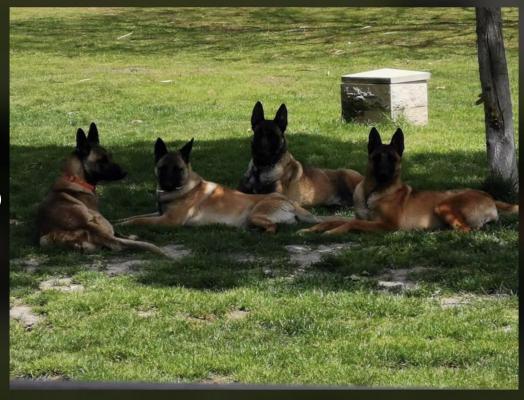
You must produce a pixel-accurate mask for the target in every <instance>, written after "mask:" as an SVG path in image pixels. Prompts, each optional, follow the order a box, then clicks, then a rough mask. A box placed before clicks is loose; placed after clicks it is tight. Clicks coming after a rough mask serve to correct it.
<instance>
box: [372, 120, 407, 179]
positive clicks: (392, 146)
mask: <svg viewBox="0 0 524 400" xmlns="http://www.w3.org/2000/svg"><path fill="white" fill-rule="evenodd" d="M403 152H404V133H403V132H402V130H401V129H400V128H398V129H397V130H396V132H395V134H394V135H393V137H392V138H391V142H390V143H389V144H382V140H381V138H380V134H379V133H378V131H377V130H376V129H375V128H372V129H371V132H370V133H369V141H368V167H369V168H370V169H371V173H372V176H373V177H374V179H375V181H376V182H377V183H378V184H379V185H385V184H388V183H390V182H391V181H393V179H394V178H396V177H397V176H398V175H399V174H400V162H401V159H402V153H403Z"/></svg>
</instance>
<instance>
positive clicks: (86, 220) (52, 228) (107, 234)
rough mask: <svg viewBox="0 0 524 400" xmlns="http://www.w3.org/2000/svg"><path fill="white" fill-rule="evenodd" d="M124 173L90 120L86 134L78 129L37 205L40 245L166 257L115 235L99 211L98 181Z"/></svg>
mask: <svg viewBox="0 0 524 400" xmlns="http://www.w3.org/2000/svg"><path fill="white" fill-rule="evenodd" d="M125 176H126V173H125V172H124V171H123V170H122V168H121V167H120V166H119V165H118V164H116V163H115V162H113V160H112V156H111V154H110V153H109V152H108V151H107V150H106V149H104V148H103V147H102V146H100V142H99V135H98V129H97V127H96V125H95V124H94V123H91V125H90V127H89V133H88V135H87V137H86V135H85V132H84V131H83V130H82V129H78V131H77V134H76V149H75V151H74V152H73V153H72V154H71V155H70V156H69V157H68V158H67V160H66V162H65V164H64V168H63V174H62V175H61V176H60V177H59V178H58V179H57V180H56V182H55V183H54V185H53V187H52V189H51V191H50V192H49V193H48V195H47V197H46V198H45V199H44V200H43V202H42V203H41V204H40V206H39V208H38V214H37V229H38V233H39V243H40V246H42V247H46V246H64V247H68V248H72V249H78V250H83V251H94V250H97V249H100V248H102V247H105V248H109V249H112V250H122V249H124V248H136V249H142V250H148V251H152V252H154V253H156V254H160V255H162V256H166V257H169V256H168V255H167V254H166V253H165V252H163V251H162V250H161V249H160V248H158V247H157V246H155V245H153V244H151V243H147V242H142V241H138V240H132V239H128V238H121V237H116V236H115V232H114V230H113V227H112V225H111V223H109V221H108V220H107V219H105V218H104V217H103V216H102V214H100V212H99V211H98V196H97V195H96V193H95V188H96V185H97V183H98V182H100V181H116V180H120V179H122V178H124V177H125Z"/></svg>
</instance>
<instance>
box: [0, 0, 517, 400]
mask: <svg viewBox="0 0 524 400" xmlns="http://www.w3.org/2000/svg"><path fill="white" fill-rule="evenodd" d="M93 6H96V7H115V6H120V7H136V6H146V7H155V6H173V7H174V6H177V7H184V6H191V7H196V6H205V7H222V6H229V7H231V6H242V7H274V6H284V7H306V6H307V7H328V6H329V7H336V6H338V7H356V6H359V7H378V6H380V7H479V6H484V7H487V6H491V7H493V6H496V7H517V8H519V14H520V11H521V8H520V4H519V1H518V0H493V1H489V0H477V1H475V0H428V1H422V0H368V1H366V0H346V1H343V0H324V1H321V0H281V1H279V0H265V1H264V0H215V1H213V0H193V1H188V0H185V1H184V0H172V1H166V0H151V1H149V2H148V1H143V0H106V1H104V0H87V1H85V2H83V3H80V4H79V3H77V2H74V1H70V0H69V1H67V0H47V1H45V0H44V1H36V0H18V1H17V0H8V1H7V2H6V3H5V4H4V3H2V4H1V5H0V74H1V76H2V79H1V81H0V92H1V101H0V104H1V107H0V112H1V118H0V123H1V124H2V131H1V134H0V141H1V142H0V151H1V152H2V154H1V157H0V166H1V168H0V194H1V196H2V199H1V204H0V215H1V220H0V221H1V228H0V229H1V231H0V232H1V233H0V262H1V265H2V271H4V276H3V279H1V284H2V285H3V288H2V291H1V293H2V294H3V298H2V303H3V306H4V307H3V311H2V317H3V318H2V324H1V329H0V332H1V334H0V338H1V343H0V360H1V364H0V372H1V376H2V384H1V386H0V393H3V394H4V395H3V396H2V395H1V394H0V396H2V397H1V398H4V399H11V398H12V399H15V398H16V399H25V398H27V399H32V398H37V397H39V396H42V395H44V396H46V397H47V396H49V397H51V398H71V397H72V396H75V397H77V398H79V399H80V398H82V399H84V398H97V399H105V398H108V399H109V398H111V399H113V398H115V397H117V398H119V397H122V398H126V399H130V398H138V397H142V396H143V395H147V396H148V397H149V396H151V397H155V398H167V397H168V396H169V397H172V396H175V397H184V398H185V397H193V396H194V397H197V398H219V399H221V398H224V399H229V398H245V397H246V396H249V397H253V396H254V397H255V398H275V397H289V398H292V397H296V396H299V397H300V398H301V399H311V398H324V397H329V398H346V397H349V396H351V397H353V398H384V397H388V398H389V397H392V398H396V397H398V398H402V399H411V398H414V399H418V398H420V397H422V396H424V397H426V398H427V399H432V398H439V399H440V398H442V397H444V396H445V397H449V398H472V399H473V398H474V399H479V398H492V397H495V396H496V397H497V398H499V397H504V398H520V397H521V396H522V394H520V395H519V392H521V391H522V390H521V388H520V381H521V378H522V373H521V371H520V370H519V389H518V390H454V389H451V390H450V389H443V390H439V389H412V388H409V389H408V388H406V389H392V388H387V389H382V388H369V389H367V388H353V387H347V388H346V387H341V386H304V385H244V384H227V385H202V384H155V383H141V382H129V383H127V382H74V381H70V382H33V381H23V380H14V381H11V382H10V381H9V225H8V218H9V149H8V146H9V9H10V7H93ZM523 36H524V35H523V31H522V24H521V21H520V18H519V44H521V43H522V38H523ZM519 55H520V52H519ZM522 65H523V59H522V57H520V59H519V98H521V97H522V96H521V95H520V94H521V93H522V81H523V75H524V73H523V72H522V71H523V68H522ZM479 88H480V82H479ZM523 109H524V105H523V103H522V101H519V112H520V115H522V114H523V113H522V111H523ZM520 125H521V124H519V126H518V131H519V138H522V129H521V128H520ZM521 147H522V146H519V149H520V148H521ZM519 160H520V150H519ZM519 170H520V161H519ZM521 172H522V171H521ZM522 180H523V179H522V174H520V184H521V186H522ZM521 200H522V195H521V196H520V198H519V202H521ZM520 222H522V218H521V219H520ZM523 231H524V228H523V227H522V223H520V224H519V249H524V243H523V238H522V237H523V235H522V233H523ZM521 264H522V257H521V255H520V252H519V267H520V265H521ZM521 283H522V274H520V273H519V287H520V284H521ZM520 306H521V304H520V299H519V320H520V321H522V315H523V312H522V308H521V307H520ZM521 333H522V326H521V325H520V324H519V344H520V338H521V337H522V335H521ZM522 361H523V352H522V348H521V346H519V365H522ZM4 371H5V372H4ZM42 390H44V391H45V392H47V393H42V394H41V393H39V392H40V391H42ZM145 391H147V393H145Z"/></svg>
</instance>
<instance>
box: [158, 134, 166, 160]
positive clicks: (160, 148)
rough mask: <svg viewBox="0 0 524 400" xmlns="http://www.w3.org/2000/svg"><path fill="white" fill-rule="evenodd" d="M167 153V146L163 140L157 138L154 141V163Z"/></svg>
mask: <svg viewBox="0 0 524 400" xmlns="http://www.w3.org/2000/svg"><path fill="white" fill-rule="evenodd" d="M166 154H167V147H166V144H165V143H164V141H163V140H162V139H160V138H158V139H157V140H156V142H155V163H157V162H158V160H160V159H161V158H162V157H164V155H166Z"/></svg>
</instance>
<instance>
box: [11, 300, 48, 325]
mask: <svg viewBox="0 0 524 400" xmlns="http://www.w3.org/2000/svg"><path fill="white" fill-rule="evenodd" d="M9 318H12V319H15V320H18V321H20V323H21V324H22V325H23V326H24V327H25V328H26V329H31V328H32V327H33V326H34V325H36V324H37V323H39V322H40V321H41V320H42V317H40V316H38V315H36V314H35V313H33V310H32V309H31V307H29V306H26V305H22V304H19V305H15V306H13V307H11V309H10V310H9Z"/></svg>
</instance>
